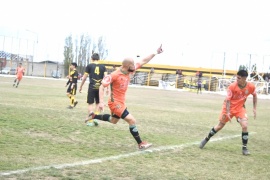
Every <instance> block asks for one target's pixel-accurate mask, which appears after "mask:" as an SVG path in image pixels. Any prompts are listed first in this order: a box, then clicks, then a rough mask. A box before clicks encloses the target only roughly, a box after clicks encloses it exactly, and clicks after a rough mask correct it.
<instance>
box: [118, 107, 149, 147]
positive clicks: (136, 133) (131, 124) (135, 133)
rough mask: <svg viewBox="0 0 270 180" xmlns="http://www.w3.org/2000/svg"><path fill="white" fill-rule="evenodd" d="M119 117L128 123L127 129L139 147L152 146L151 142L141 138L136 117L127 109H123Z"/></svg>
mask: <svg viewBox="0 0 270 180" xmlns="http://www.w3.org/2000/svg"><path fill="white" fill-rule="evenodd" d="M121 118H122V119H124V120H125V121H126V122H127V123H128V124H129V131H130V133H131V135H132V136H133V138H134V139H135V140H136V142H137V143H138V148H139V149H141V150H143V149H147V148H149V147H150V146H152V144H151V143H148V142H146V141H142V140H141V137H140V134H139V131H138V129H137V126H136V119H135V118H134V117H133V116H132V115H131V114H130V113H129V112H128V110H127V109H125V111H124V112H123V113H122V115H121Z"/></svg>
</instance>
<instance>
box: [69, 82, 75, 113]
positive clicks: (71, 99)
mask: <svg viewBox="0 0 270 180" xmlns="http://www.w3.org/2000/svg"><path fill="white" fill-rule="evenodd" d="M75 95H76V89H75V87H74V88H73V89H72V90H71V97H70V107H72V108H74V103H75Z"/></svg>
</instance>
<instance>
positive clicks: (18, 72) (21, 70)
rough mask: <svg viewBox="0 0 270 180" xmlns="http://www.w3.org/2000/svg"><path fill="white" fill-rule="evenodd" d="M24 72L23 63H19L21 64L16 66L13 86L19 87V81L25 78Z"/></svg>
mask: <svg viewBox="0 0 270 180" xmlns="http://www.w3.org/2000/svg"><path fill="white" fill-rule="evenodd" d="M24 72H25V69H24V67H23V66H22V63H19V66H18V67H17V68H16V78H15V80H14V83H13V87H16V88H17V87H18V86H19V83H20V81H21V80H22V78H23V75H24Z"/></svg>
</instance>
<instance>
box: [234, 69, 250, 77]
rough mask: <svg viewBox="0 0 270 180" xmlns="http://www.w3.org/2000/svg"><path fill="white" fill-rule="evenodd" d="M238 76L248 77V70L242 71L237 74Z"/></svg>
mask: <svg viewBox="0 0 270 180" xmlns="http://www.w3.org/2000/svg"><path fill="white" fill-rule="evenodd" d="M237 75H238V76H241V77H248V72H247V71H246V70H240V71H238V72H237Z"/></svg>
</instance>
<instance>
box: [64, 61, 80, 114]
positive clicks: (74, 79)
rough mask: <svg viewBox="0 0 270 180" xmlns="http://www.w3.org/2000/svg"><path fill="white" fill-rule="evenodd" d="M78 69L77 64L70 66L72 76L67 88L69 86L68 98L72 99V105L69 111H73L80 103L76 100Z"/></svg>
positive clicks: (69, 77) (70, 75)
mask: <svg viewBox="0 0 270 180" xmlns="http://www.w3.org/2000/svg"><path fill="white" fill-rule="evenodd" d="M76 67H77V63H71V64H70V67H69V68H70V74H69V76H68V82H67V84H66V86H68V88H67V96H68V98H69V99H70V105H69V106H68V108H69V109H73V108H74V107H75V106H76V105H77V104H78V101H76V100H75V95H76V91H77V80H78V71H77V70H76Z"/></svg>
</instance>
